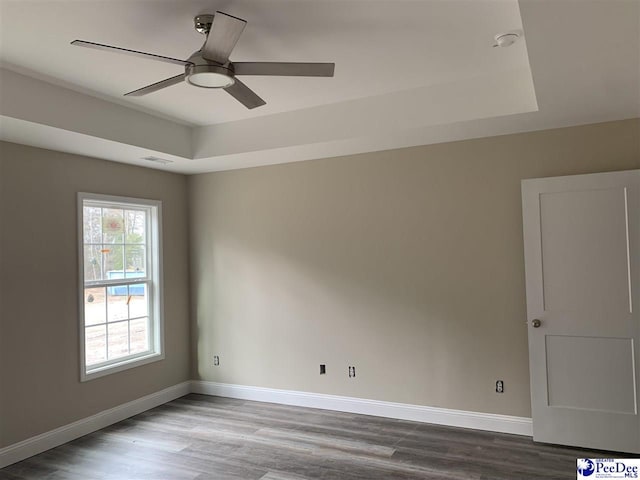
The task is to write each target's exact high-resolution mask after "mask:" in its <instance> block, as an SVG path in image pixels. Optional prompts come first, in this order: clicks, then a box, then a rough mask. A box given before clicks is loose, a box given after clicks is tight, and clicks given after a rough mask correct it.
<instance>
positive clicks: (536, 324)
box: [531, 318, 542, 328]
mask: <svg viewBox="0 0 640 480" xmlns="http://www.w3.org/2000/svg"><path fill="white" fill-rule="evenodd" d="M540 325H542V322H541V321H540V320H539V319H537V318H534V319H533V320H531V326H532V327H533V328H539V327H540Z"/></svg>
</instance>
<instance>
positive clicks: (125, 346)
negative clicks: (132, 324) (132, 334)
mask: <svg viewBox="0 0 640 480" xmlns="http://www.w3.org/2000/svg"><path fill="white" fill-rule="evenodd" d="M107 327H108V328H109V347H108V351H109V360H111V359H113V358H118V357H124V356H125V355H129V322H118V323H110V324H108V325H107Z"/></svg>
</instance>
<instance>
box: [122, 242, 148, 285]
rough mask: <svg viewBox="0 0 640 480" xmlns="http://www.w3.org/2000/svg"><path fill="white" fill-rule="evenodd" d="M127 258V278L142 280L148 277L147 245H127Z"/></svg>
mask: <svg viewBox="0 0 640 480" xmlns="http://www.w3.org/2000/svg"><path fill="white" fill-rule="evenodd" d="M124 249H125V258H126V261H127V265H126V266H127V269H126V271H125V277H126V278H140V277H144V276H146V267H145V263H146V262H145V260H146V252H145V245H144V244H139V245H125V247H124Z"/></svg>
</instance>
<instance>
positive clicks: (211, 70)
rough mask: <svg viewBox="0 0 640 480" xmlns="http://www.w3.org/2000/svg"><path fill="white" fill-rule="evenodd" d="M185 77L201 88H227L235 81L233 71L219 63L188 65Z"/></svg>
mask: <svg viewBox="0 0 640 480" xmlns="http://www.w3.org/2000/svg"><path fill="white" fill-rule="evenodd" d="M185 73H186V75H185V76H186V79H187V82H189V83H190V84H191V85H195V86H196V87H201V88H227V87H230V86H231V85H233V84H234V83H235V80H234V79H233V72H232V71H231V70H229V69H228V68H225V67H221V66H219V65H188V66H187V67H186V72H185Z"/></svg>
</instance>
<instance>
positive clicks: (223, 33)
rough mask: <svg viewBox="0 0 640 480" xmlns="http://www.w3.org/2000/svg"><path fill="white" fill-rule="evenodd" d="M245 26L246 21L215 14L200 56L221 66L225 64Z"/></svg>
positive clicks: (218, 13)
mask: <svg viewBox="0 0 640 480" xmlns="http://www.w3.org/2000/svg"><path fill="white" fill-rule="evenodd" d="M246 25H247V21H246V20H242V19H241V18H237V17H234V16H231V15H228V14H226V13H224V12H216V13H215V15H214V16H213V23H212V24H211V30H210V31H209V35H208V36H207V41H206V42H205V43H204V46H203V47H202V56H203V57H204V58H205V59H207V60H210V61H212V62H216V63H219V64H221V65H223V64H225V63H227V61H228V60H229V55H231V50H233V47H235V46H236V43H238V39H239V38H240V35H241V34H242V31H243V30H244V27H245V26H246Z"/></svg>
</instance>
